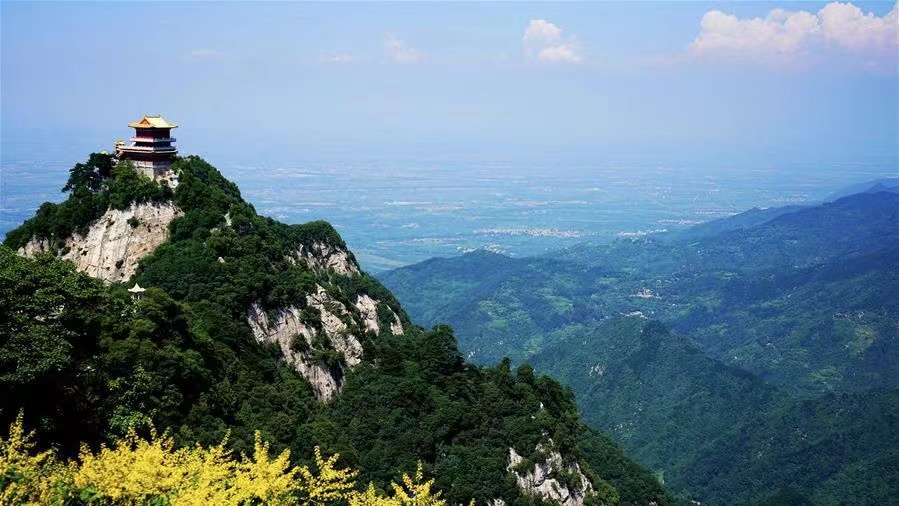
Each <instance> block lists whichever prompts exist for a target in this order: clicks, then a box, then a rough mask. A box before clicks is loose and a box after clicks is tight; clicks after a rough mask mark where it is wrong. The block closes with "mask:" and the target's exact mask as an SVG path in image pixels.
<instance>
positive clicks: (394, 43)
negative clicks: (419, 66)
mask: <svg viewBox="0 0 899 506" xmlns="http://www.w3.org/2000/svg"><path fill="white" fill-rule="evenodd" d="M384 51H385V52H386V53H387V56H388V57H389V58H390V59H391V60H393V61H395V62H396V63H418V62H420V61H422V60H424V57H425V55H424V53H422V52H421V51H419V50H418V49H415V48H414V47H410V46H409V45H408V44H406V42H405V41H403V40H400V39H398V38H396V37H394V36H393V35H387V39H386V40H385V41H384Z"/></svg>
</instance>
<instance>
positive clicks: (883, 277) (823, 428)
mask: <svg viewBox="0 0 899 506" xmlns="http://www.w3.org/2000/svg"><path fill="white" fill-rule="evenodd" d="M875 190H876V189H875ZM380 278H381V279H382V281H383V282H384V283H385V284H386V285H387V286H388V287H389V288H390V289H391V290H392V291H393V292H394V293H395V294H396V295H397V296H398V298H399V299H400V300H401V301H402V302H403V306H404V307H405V308H406V310H407V311H408V312H409V314H410V315H411V316H412V317H413V319H414V320H415V321H417V322H421V323H424V324H428V323H430V322H432V321H445V322H448V323H450V324H451V325H453V328H454V329H455V331H456V335H457V336H459V339H460V346H461V348H462V350H463V352H465V353H466V356H469V357H471V358H473V360H475V361H482V362H484V363H489V362H491V361H493V360H495V359H496V357H498V356H501V355H509V356H511V357H512V358H513V361H515V362H517V363H525V362H529V363H531V364H533V365H534V367H535V368H536V369H537V370H538V371H539V372H542V373H546V374H549V375H551V376H553V377H554V378H556V379H558V380H560V381H562V382H563V383H566V384H567V385H569V386H571V387H572V388H573V389H574V391H575V394H576V396H577V399H578V404H579V406H580V408H581V411H582V413H583V414H584V417H585V419H586V420H587V422H588V424H590V425H591V426H592V427H594V428H596V429H598V430H600V431H603V432H605V433H607V434H609V435H610V436H611V437H612V438H613V439H614V440H615V441H616V442H618V443H619V444H621V445H622V446H623V447H624V448H625V449H626V450H627V451H629V452H630V453H631V454H633V455H634V456H635V457H636V458H637V459H638V460H639V461H640V462H641V463H643V464H644V465H646V466H648V467H649V468H650V469H652V470H654V471H655V472H657V473H658V474H659V475H661V476H662V477H663V479H664V481H665V483H666V485H668V486H670V487H671V488H672V490H674V491H676V492H678V493H681V494H684V495H686V496H688V497H692V498H696V499H697V500H701V501H702V502H703V503H709V504H755V503H758V504H767V503H769V501H771V502H777V501H781V502H782V501H787V500H788V499H789V500H794V499H795V500H796V501H797V502H796V503H797V504H804V503H806V502H807V503H808V504H819V505H824V504H881V503H883V504H887V503H889V502H890V501H892V500H894V498H895V497H897V495H899V490H897V489H896V486H895V481H896V480H894V479H891V477H894V476H895V475H896V469H897V467H899V459H897V453H896V449H897V448H899V441H897V439H896V435H895V431H894V430H893V429H892V428H893V427H895V426H896V425H897V424H899V406H897V404H896V398H897V389H899V369H897V367H899V365H897V364H899V345H897V343H899V328H897V327H896V322H897V321H899V311H897V308H899V194H897V193H896V192H894V191H870V192H863V193H860V194H854V195H850V196H846V197H845V198H841V199H838V200H836V201H834V202H829V203H824V204H819V205H814V206H808V207H796V206H793V207H787V208H779V209H767V210H752V211H749V212H747V213H743V214H741V215H737V216H734V217H731V218H727V219H724V220H719V221H715V222H710V223H707V224H703V225H700V226H697V227H694V228H692V229H687V230H685V231H683V232H678V233H671V234H667V235H659V236H656V237H648V238H638V239H633V240H631V239H627V240H619V241H616V242H614V243H611V244H584V245H581V246H576V247H573V248H570V249H568V250H563V251H560V252H555V253H551V254H548V255H544V256H540V257H530V258H519V259H516V258H509V257H505V256H501V255H496V254H493V253H489V252H485V251H478V252H474V253H470V254H467V255H463V256H461V257H458V258H450V259H432V260H429V261H426V262H422V263H420V264H416V265H413V266H409V267H405V268H401V269H397V270H395V271H391V272H389V273H385V274H383V275H381V276H380ZM669 329H671V330H669ZM712 477H714V479H713V478H712ZM791 498H792V499H791ZM788 502H789V501H788Z"/></svg>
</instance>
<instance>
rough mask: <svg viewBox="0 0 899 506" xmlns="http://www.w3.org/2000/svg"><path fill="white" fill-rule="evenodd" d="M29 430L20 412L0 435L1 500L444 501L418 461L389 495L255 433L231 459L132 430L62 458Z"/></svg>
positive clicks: (175, 504)
mask: <svg viewBox="0 0 899 506" xmlns="http://www.w3.org/2000/svg"><path fill="white" fill-rule="evenodd" d="M32 436H33V434H25V432H24V430H23V428H22V415H21V414H20V415H19V416H18V418H16V421H15V422H14V423H13V424H12V425H11V426H10V429H9V437H7V438H6V439H0V505H12V504H17V505H18V504H26V505H31V504H34V505H38V504H40V505H44V504H64V503H66V502H68V501H69V500H70V499H73V498H77V499H78V501H79V502H81V503H84V502H86V503H87V504H123V505H129V506H131V505H135V506H136V505H146V504H154V505H156V504H158V505H171V506H200V505H203V506H205V505H209V504H216V505H235V506H238V505H249V504H266V505H275V506H282V505H283V506H287V505H316V506H318V505H326V504H333V503H343V504H347V503H348V504H349V505H350V506H444V505H445V504H446V502H445V501H444V500H442V499H441V498H440V493H439V492H433V491H432V490H431V486H432V485H433V483H434V480H430V481H424V477H423V474H422V467H421V464H420V463H419V465H418V470H417V471H416V473H415V476H414V477H411V478H410V477H409V475H407V474H403V478H402V485H397V484H396V483H394V484H393V489H394V493H393V495H387V494H383V493H381V492H379V491H377V490H376V489H375V488H374V486H373V485H372V484H369V485H368V487H367V488H365V489H364V490H360V489H359V488H358V487H357V484H356V482H355V478H356V475H357V472H356V471H354V470H350V469H339V468H337V467H336V462H337V458H338V456H337V455H334V456H331V457H329V458H327V459H326V458H324V457H322V455H321V451H320V450H319V449H318V447H316V448H315V452H314V453H315V469H314V470H311V469H309V468H308V467H306V466H300V467H296V466H294V467H292V466H291V465H290V452H289V450H284V451H283V452H282V453H281V454H280V455H278V456H276V457H272V456H270V455H269V445H268V443H266V442H264V441H262V438H261V437H260V435H259V433H258V432H257V433H256V444H255V448H254V452H253V455H252V457H248V456H247V455H241V457H240V459H239V460H235V459H234V458H232V455H231V452H230V451H229V450H228V449H227V448H226V445H227V438H226V440H225V441H222V443H221V444H219V445H216V446H211V447H209V448H203V447H202V446H199V445H197V446H195V447H193V448H178V449H176V448H175V447H174V442H173V440H172V438H171V437H169V436H167V435H162V436H157V435H156V434H152V435H151V437H150V438H149V439H144V438H141V437H139V436H138V435H137V434H136V433H135V432H134V431H133V430H132V431H130V432H129V434H128V436H127V437H125V438H124V439H122V440H120V441H118V442H116V443H115V444H113V445H112V446H103V447H101V448H100V450H99V451H97V452H96V453H95V452H92V451H91V450H90V449H88V448H87V447H86V446H85V447H83V448H82V449H81V453H80V455H79V456H78V459H77V460H75V461H71V462H62V461H60V460H58V459H57V458H56V456H55V455H54V454H53V452H51V451H45V452H39V453H38V452H35V448H34V443H33V442H32Z"/></svg>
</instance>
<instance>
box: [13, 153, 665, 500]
mask: <svg viewBox="0 0 899 506" xmlns="http://www.w3.org/2000/svg"><path fill="white" fill-rule="evenodd" d="M108 164H109V158H108V157H104V155H92V156H91V158H90V159H89V161H88V163H86V164H79V166H76V169H73V171H72V176H73V177H72V178H70V184H69V185H67V187H68V188H69V190H68V191H69V193H70V195H69V198H68V199H67V200H66V201H64V202H62V203H60V204H57V205H54V204H45V205H43V206H41V209H40V210H39V212H38V213H37V215H36V216H35V218H33V219H31V220H28V221H27V222H26V223H25V224H23V226H22V227H20V228H19V229H17V230H14V231H11V232H10V234H8V235H7V238H6V241H5V246H0V280H2V284H0V287H2V290H0V306H2V307H3V309H4V311H5V312H6V313H7V314H10V315H13V318H12V320H11V321H7V322H4V323H2V324H0V338H2V341H0V392H3V394H4V395H2V396H0V398H2V399H4V400H3V402H2V403H0V422H2V423H8V422H9V421H10V420H12V419H14V418H15V417H16V413H17V412H18V411H19V410H20V409H23V408H24V413H25V420H26V421H27V422H28V423H29V424H30V425H31V426H32V427H35V428H37V429H38V434H39V437H40V438H41V444H42V445H44V446H50V445H53V446H55V447H57V448H58V449H59V450H60V451H61V452H62V453H63V455H75V454H77V452H78V448H79V446H80V445H81V444H87V445H89V446H91V447H97V446H98V445H99V444H101V443H104V442H107V441H110V440H115V439H116V438H119V437H121V436H122V434H124V433H126V432H127V431H128V430H131V428H136V429H137V430H139V431H148V430H150V427H153V426H155V427H159V428H161V429H164V428H168V430H170V431H171V432H170V433H171V435H172V436H173V438H174V440H175V442H176V443H177V444H179V445H193V444H195V443H201V444H217V443H218V442H220V441H221V440H222V439H223V438H224V437H225V434H229V436H228V441H229V444H230V445H231V446H232V447H233V448H234V449H235V450H238V451H250V450H251V449H252V447H253V444H254V443H253V441H254V432H255V431H260V432H261V434H262V437H264V438H265V439H266V440H268V441H271V442H272V444H273V445H274V446H275V448H289V449H290V450H291V454H292V455H294V456H295V457H294V458H295V459H296V460H297V461H298V462H300V463H303V462H310V461H311V460H312V459H313V455H312V445H313V443H314V444H315V445H318V446H320V447H321V448H322V451H323V452H325V453H326V454H334V453H339V454H340V459H341V463H342V464H345V465H347V466H350V467H353V468H357V469H359V471H360V473H361V474H360V479H361V480H364V481H368V480H371V481H372V482H374V483H375V485H376V486H377V487H382V488H384V487H388V486H389V483H390V481H391V480H395V479H397V478H396V477H395V476H394V475H393V473H394V472H396V470H409V469H414V468H415V464H416V462H422V463H423V464H424V470H425V472H426V473H429V474H430V473H434V474H435V475H436V480H437V481H436V484H435V487H437V488H438V489H439V490H441V491H442V492H443V493H444V497H445V498H446V499H447V500H448V501H451V502H453V503H456V502H458V503H461V502H468V500H470V499H475V500H476V501H477V502H478V503H486V502H488V501H493V503H495V504H498V503H496V501H504V502H505V503H507V504H544V503H546V502H556V503H565V504H566V505H568V506H573V505H575V504H576V505H581V504H608V505H613V504H646V505H648V504H658V505H665V504H674V499H672V498H671V497H670V496H669V495H668V494H667V493H666V492H665V490H664V489H663V488H662V486H661V485H659V484H658V483H657V482H655V480H654V479H653V478H652V476H651V475H648V474H647V473H645V472H642V471H640V468H639V466H636V464H633V463H632V462H630V461H627V460H626V459H625V458H624V457H623V455H622V454H621V452H620V450H618V449H617V448H615V447H614V446H612V445H609V444H592V446H591V448H592V449H591V451H590V452H589V453H582V451H581V450H580V447H581V445H582V440H584V438H587V437H588V435H587V433H586V432H585V429H584V427H583V424H582V422H581V421H580V418H579V417H578V415H577V411H576V408H575V406H574V402H573V399H572V397H571V393H570V392H569V391H566V390H565V389H563V388H562V387H561V386H560V385H558V384H557V383H555V382H554V381H552V380H550V379H549V378H546V377H537V376H535V375H534V374H533V371H532V370H529V369H527V368H519V369H518V370H512V369H511V368H510V366H509V364H508V363H506V364H500V365H499V366H497V367H494V368H486V367H476V366H473V365H471V364H468V363H466V362H464V361H463V360H462V357H461V355H460V354H459V352H458V349H457V346H456V340H455V337H454V335H453V334H452V331H451V330H450V329H449V328H448V327H436V328H434V329H432V330H430V331H426V330H424V329H421V328H418V327H415V326H413V325H412V324H411V323H410V321H409V320H408V317H407V315H406V313H405V311H404V310H403V308H402V307H401V306H400V305H399V303H398V301H397V300H396V299H395V298H394V297H393V295H392V294H391V293H390V292H389V291H387V290H386V288H384V287H383V286H382V285H381V284H380V283H378V282H377V281H376V280H375V279H374V278H372V277H370V276H369V275H367V274H366V273H364V272H362V271H361V269H359V268H358V264H356V262H355V259H354V257H353V255H352V253H351V252H349V250H347V249H346V245H345V243H343V241H342V239H341V238H340V236H339V235H338V234H337V232H336V231H335V230H334V229H333V227H331V226H330V225H328V224H327V223H324V222H312V223H308V224H304V225H284V224H281V223H278V222H276V221H274V220H271V219H269V218H265V217H262V216H259V215H258V214H256V212H255V209H254V208H253V207H252V205H250V204H249V203H247V202H245V201H243V199H242V198H241V196H240V192H239V189H238V188H237V187H236V186H235V185H234V184H233V183H230V182H229V181H227V180H225V179H224V178H223V177H222V176H221V174H220V173H219V172H218V171H217V170H216V169H215V168H214V167H212V166H211V165H209V164H208V163H206V162H205V161H203V160H202V159H200V158H199V157H185V158H182V159H179V160H178V161H176V162H175V163H174V164H173V167H172V168H173V170H174V171H176V173H177V174H178V175H179V180H180V183H179V185H178V186H177V188H175V189H174V190H172V189H171V188H167V187H164V186H160V185H158V184H157V183H155V182H153V181H151V180H148V179H146V178H142V177H140V176H138V175H136V174H135V173H134V172H133V171H132V170H130V169H129V167H128V166H127V165H124V166H123V165H117V166H115V167H114V168H113V172H114V178H112V179H109V180H103V181H100V182H99V183H97V181H96V180H97V178H91V177H87V178H85V180H84V181H81V180H79V178H83V177H84V176H85V175H86V174H88V173H91V172H92V171H99V170H100V169H101V168H103V167H108ZM88 175H89V174H88ZM76 176H77V177H76ZM88 183H90V185H89V184H88ZM91 185H96V186H95V187H93V186H91ZM159 202H171V203H172V204H174V206H175V207H176V208H177V209H178V210H179V211H180V213H179V214H178V215H177V216H175V217H174V218H173V219H172V220H171V221H170V223H168V227H167V232H166V236H165V237H166V239H165V241H163V242H162V243H160V244H158V245H157V246H156V247H155V248H153V249H152V251H149V252H146V254H142V255H141V256H140V258H139V259H137V260H135V258H133V257H129V259H128V261H135V262H137V263H136V265H137V267H136V269H135V272H134V274H133V276H131V277H130V278H125V279H123V278H122V275H121V273H120V275H119V276H118V277H114V278H112V279H108V280H105V282H104V281H101V280H100V279H97V278H89V277H88V276H86V275H84V274H82V273H79V272H77V271H76V270H75V267H76V264H73V263H71V262H67V261H63V260H60V259H59V258H57V256H63V257H64V256H65V255H66V254H68V253H69V252H71V251H73V249H72V248H71V247H69V249H68V250H66V249H65V248H66V247H67V244H68V243H67V241H69V239H70V238H71V237H73V236H75V235H76V234H80V235H81V236H83V237H87V236H90V235H91V231H92V230H95V229H96V230H98V231H99V230H101V229H105V227H106V222H105V221H104V220H102V217H103V216H104V213H106V212H107V211H108V210H109V209H117V210H127V209H129V207H130V206H132V205H142V204H141V203H150V205H155V204H153V203H159ZM126 222H127V220H126ZM130 226H131V225H129V227H130ZM132 228H133V229H134V230H135V231H137V232H138V233H139V232H140V231H141V230H142V229H141V228H140V224H138V226H135V227H132ZM101 236H102V234H101ZM34 239H37V241H38V242H40V243H42V244H43V245H44V246H45V249H46V250H47V251H45V252H43V253H38V254H34V255H31V256H33V258H31V259H27V258H23V257H22V256H19V255H17V254H16V253H15V252H14V250H17V249H19V248H22V247H23V246H24V245H25V244H28V243H29V242H32V241H33V240H34ZM100 242H101V243H102V240H101V241H100ZM101 247H102V245H101ZM23 253H25V252H24V251H23ZM86 256H92V252H91V251H88V254H87V255H86ZM118 260H122V258H117V259H116V260H114V261H113V265H115V263H116V262H118ZM80 267H82V269H83V270H84V269H86V266H80ZM126 279H127V284H125V283H124V282H125V281H126ZM132 283H136V284H139V285H140V286H142V287H144V289H145V291H144V292H143V293H142V294H140V295H132V294H129V292H128V291H127V288H128V286H131V284H132ZM298 357H299V358H298ZM300 364H303V365H304V366H305V367H306V369H307V370H306V372H307V374H303V367H299V365H300ZM312 369H315V371H312V372H310V371H311V370H312ZM313 372H314V374H313ZM317 378H318V379H317ZM328 378H330V379H328ZM319 380H321V381H319ZM47 399H57V400H58V401H57V403H56V404H55V405H50V404H48V403H47V402H46V400H47ZM590 437H593V436H590ZM592 440H595V437H594V439H592ZM510 454H512V455H519V456H520V457H521V458H523V459H524V460H523V461H522V463H521V464H520V465H517V466H513V465H511V464H510V462H511V461H510ZM585 459H587V460H585ZM588 460H589V462H588ZM622 460H624V461H626V462H628V463H627V465H624V464H622ZM533 466H536V467H533ZM541 466H542V467H541ZM536 468H540V469H543V471H542V473H543V474H542V476H541V478H540V479H541V480H543V483H545V484H547V485H548V486H549V485H551V486H550V489H551V490H544V489H541V488H539V487H536V486H533V487H530V488H529V487H528V486H523V485H522V482H521V480H522V477H524V476H527V475H528V473H530V472H532V469H536ZM575 471H576V472H575ZM606 471H608V473H607V472H606ZM603 475H609V476H611V478H610V479H609V481H607V480H605V479H604V478H603ZM552 484H554V485H552ZM525 485H526V484H525ZM563 490H564V491H565V492H564V493H561V491H563ZM552 491H560V494H561V495H558V494H557V495H554V494H555V492H552ZM620 497H625V498H626V500H625V501H626V502H621V501H620V500H619V498H620ZM566 498H567V499H566ZM572 498H574V499H572Z"/></svg>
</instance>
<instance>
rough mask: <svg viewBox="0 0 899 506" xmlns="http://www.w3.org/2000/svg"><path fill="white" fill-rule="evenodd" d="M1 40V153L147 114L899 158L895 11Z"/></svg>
mask: <svg viewBox="0 0 899 506" xmlns="http://www.w3.org/2000/svg"><path fill="white" fill-rule="evenodd" d="M0 24H2V33H0V42H2V46H0V51H2V54H0V57H2V58H0V100H2V102H0V106H2V108H0V127H2V135H3V139H4V151H5V150H12V149H15V148H16V147H17V143H19V142H20V141H21V139H23V138H26V137H27V136H30V135H36V133H40V132H49V131H54V130H58V131H68V132H72V131H79V130H81V131H82V132H89V135H87V134H84V138H88V137H90V138H93V139H100V142H103V143H106V142H107V141H108V140H109V139H112V138H116V137H124V136H126V135H127V134H128V132H127V129H126V128H124V125H125V124H126V123H127V122H129V121H133V120H135V119H137V118H139V117H140V116H141V115H142V114H144V113H162V114H164V115H165V116H166V117H168V118H170V119H172V120H174V121H177V122H179V123H180V124H181V125H182V128H181V129H179V131H178V132H177V133H178V137H179V144H181V145H182V147H185V146H190V147H191V148H195V149H187V150H188V151H191V152H198V151H201V150H202V149H203V147H205V146H212V145H216V144H227V145H228V146H232V147H233V148H234V149H238V148H239V147H240V146H247V148H246V149H250V150H252V149H257V150H261V149H265V150H266V151H267V152H269V153H283V154H284V156H285V158H287V157H290V156H297V155H298V154H300V153H305V154H314V155H321V156H331V157H339V156H341V154H345V153H346V154H349V153H357V152H358V153H368V154H373V155H378V154H380V153H384V154H391V155H402V154H403V153H410V154H411V153H432V152H433V153H437V152H447V153H450V152H453V151H466V152H468V151H470V152H474V153H482V154H484V156H502V155H504V154H509V153H513V152H514V153H516V154H522V155H525V156H527V155H529V154H534V155H535V156H536V155H546V154H549V155H552V154H553V153H558V152H576V153H591V152H593V151H595V150H606V149H610V150H611V149H617V150H623V151H627V150H631V151H633V150H656V149H658V150H665V149H675V148H684V149H693V150H695V151H696V152H724V153H746V152H750V151H760V152H766V153H772V156H775V155H776V154H777V153H786V152H789V153H792V154H798V155H797V156H800V157H801V156H803V155H804V154H806V155H808V156H810V157H811V156H816V157H817V156H827V155H828V154H830V153H833V154H834V155H837V154H838V155H840V156H846V155H848V156H852V155H854V154H870V153H895V152H896V151H897V69H896V66H897V43H896V37H897V34H896V30H897V28H896V26H897V19H896V4H895V3H892V2H874V3H868V2H862V3H853V4H837V3H827V2H802V3H783V2H774V3H768V2H752V3H748V2H747V3H727V2H711V3H704V2H631V3H627V2H598V3H583V2H578V3H513V2H495V3H405V2H403V3H399V2H398V3H344V2H327V3H296V2H278V3H260V2H229V3H215V2H190V3H176V2H171V3H169V2H162V3H130V2H129V3H124V2H115V3H112V2H109V3H105V2H90V3H63V2H47V3H42V2H8V1H4V2H2V3H0ZM893 160H895V155H894V156H893Z"/></svg>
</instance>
